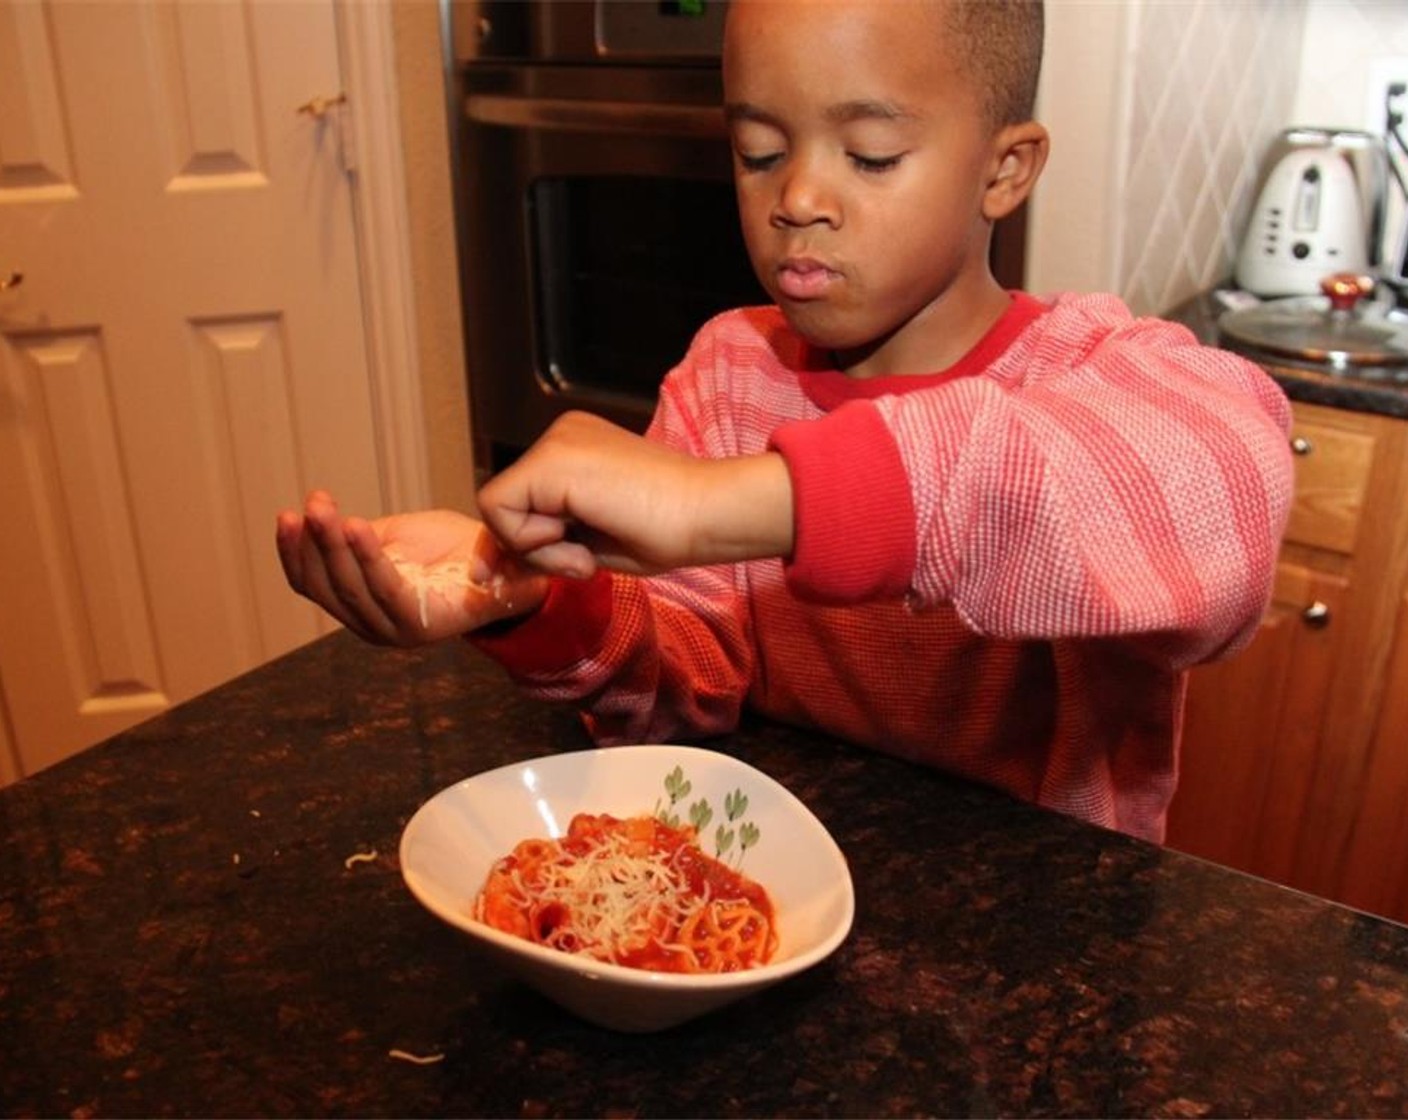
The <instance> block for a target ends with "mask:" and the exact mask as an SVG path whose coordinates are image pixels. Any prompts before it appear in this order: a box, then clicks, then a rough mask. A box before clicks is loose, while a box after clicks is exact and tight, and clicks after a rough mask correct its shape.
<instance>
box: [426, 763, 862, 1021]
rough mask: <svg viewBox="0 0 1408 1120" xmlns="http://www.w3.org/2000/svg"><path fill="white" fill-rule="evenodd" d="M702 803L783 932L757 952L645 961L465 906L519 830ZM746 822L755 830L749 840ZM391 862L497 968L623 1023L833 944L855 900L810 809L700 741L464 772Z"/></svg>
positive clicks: (706, 842)
mask: <svg viewBox="0 0 1408 1120" xmlns="http://www.w3.org/2000/svg"><path fill="white" fill-rule="evenodd" d="M667 783H668V784H667ZM685 783H687V787H686V785H685ZM736 791H741V792H742V794H743V795H744V797H746V798H747V803H746V808H744V809H742V811H737V812H735V816H734V819H733V820H729V819H728V813H727V811H726V809H725V798H730V801H729V805H730V807H731V808H733V809H735V810H738V808H739V802H738V800H737V798H736ZM672 792H673V793H674V795H675V798H676V800H675V801H674V803H673V805H672V804H671V793H672ZM731 795H733V796H731ZM700 803H704V804H707V806H708V807H709V810H711V813H710V819H709V820H708V821H707V822H706V823H705V825H704V827H703V828H701V829H700V835H699V842H700V847H701V848H702V849H703V850H704V851H705V852H707V853H708V854H709V855H715V854H716V844H717V842H718V840H719V839H720V838H719V837H718V836H717V833H718V832H719V830H720V828H722V830H723V831H725V832H731V833H732V842H731V844H729V846H728V847H727V848H725V850H724V852H723V857H724V858H725V859H726V861H727V862H728V863H730V865H736V866H738V867H739V869H740V870H741V871H742V872H743V873H744V874H746V875H747V876H748V877H749V878H751V879H754V880H755V881H757V882H758V883H760V884H761V885H762V886H763V888H764V889H765V890H766V891H767V892H768V895H769V896H770V897H771V899H772V903H773V908H774V911H775V918H776V927H777V934H778V941H779V943H778V947H777V951H776V953H775V954H774V956H773V958H772V960H771V961H769V962H768V963H767V964H765V965H762V966H760V967H758V968H753V969H748V970H744V971H741V972H730V973H721V974H717V975H697V974H691V975H683V974H676V973H663V972H648V971H644V970H641V969H634V968H626V967H623V966H620V965H614V964H608V963H603V962H601V961H596V960H592V959H590V958H586V957H581V956H576V955H573V954H570V953H564V952H561V951H559V950H556V949H549V948H545V947H543V946H541V945H535V944H533V943H531V942H528V941H524V940H522V939H520V938H517V937H513V936H511V935H510V934H507V933H503V932H501V931H499V930H497V929H494V928H492V927H490V926H488V925H485V924H484V923H482V922H478V921H475V919H474V918H473V916H472V914H473V907H474V898H475V896H476V895H477V894H478V893H479V890H480V888H481V887H482V886H483V885H484V880H485V878H486V877H487V875H488V873H489V867H490V865H491V864H493V862H494V861H495V860H497V859H500V858H502V857H503V856H506V855H507V854H508V853H509V852H510V851H512V850H513V847H514V845H516V844H517V843H518V842H519V841H520V840H526V839H528V838H529V837H554V838H555V837H559V836H562V835H564V834H565V833H566V831H567V826H568V824H569V823H570V822H571V820H572V817H573V815H574V814H576V813H579V812H587V813H610V814H612V815H613V816H617V817H631V816H640V815H641V814H644V813H651V812H655V811H658V810H663V811H665V812H674V813H676V814H678V817H679V819H680V822H681V823H689V821H690V819H691V818H690V810H691V807H692V806H698V805H699V804H700ZM695 811H696V812H698V813H702V812H703V810H700V809H697V808H696V810H695ZM747 825H752V826H753V827H752V829H745V826H747ZM754 829H756V833H754V831H753V830H754ZM745 831H746V834H747V835H748V836H750V837H751V836H756V839H754V840H753V842H752V844H751V845H750V846H748V847H746V849H744V848H743V846H742V844H741V841H740V837H742V836H743V835H744V834H745ZM740 853H741V854H740ZM401 873H402V875H404V876H405V879H406V884H407V886H409V887H410V889H411V893H412V894H414V895H415V897H416V898H417V899H418V900H419V901H420V902H421V904H422V905H424V906H425V907H426V908H427V909H428V910H430V912H431V913H433V914H435V915H436V916H437V917H439V918H442V919H443V920H444V921H446V922H448V923H449V924H450V925H452V926H454V927H455V928H457V929H461V930H463V931H464V932H465V933H467V934H469V935H470V937H472V938H474V939H475V941H476V942H478V943H479V945H480V946H481V947H482V948H483V949H484V950H485V951H486V952H487V953H488V955H489V956H491V957H492V958H493V959H494V960H495V961H496V962H497V963H498V964H499V965H501V966H502V967H503V968H504V969H505V970H506V971H508V972H510V973H512V974H513V975H515V976H516V977H518V978H519V979H520V980H522V981H523V982H524V983H526V984H528V985H530V986H531V987H533V988H535V989H537V990H538V991H539V992H541V993H542V994H543V995H545V996H547V997H548V998H549V999H551V1000H554V1001H555V1002H557V1003H558V1004H560V1005H561V1006H563V1007H565V1008H567V1009H568V1010H569V1011H572V1012H574V1013H575V1014H577V1015H580V1016H581V1017H582V1018H584V1019H587V1020H589V1021H591V1022H594V1023H598V1024H600V1025H601V1026H605V1027H611V1028H614V1029H616V1030H621V1031H653V1030H661V1029H663V1028H665V1027H671V1026H674V1025H676V1024H678V1023H682V1022H684V1021H685V1020H687V1019H692V1018H694V1017H695V1016H698V1015H702V1014H704V1013H705V1012H707V1011H712V1010H713V1009H715V1008H717V1007H721V1006H723V1005H724V1004H726V1003H730V1002H732V1001H734V1000H737V999H740V998H741V997H743V996H746V995H750V994H751V993H753V992H757V991H759V990H761V989H763V988H766V987H768V986H770V985H772V984H776V983H777V982H778V981H779V980H783V979H785V978H786V977H788V976H792V975H795V974H796V973H798V972H801V971H802V970H803V969H806V968H810V967H811V966H812V965H814V964H816V963H817V962H818V961H821V960H823V959H825V957H826V956H828V955H829V954H830V953H831V952H832V951H834V950H835V948H836V947H837V946H838V945H840V944H841V942H842V941H843V940H844V939H845V936H846V934H847V932H849V930H850V928H851V919H852V917H853V916H854V913H855V893H854V890H853V888H852V886H851V875H850V871H849V870H848V869H847V867H846V860H845V857H844V856H843V855H842V854H841V849H840V848H838V847H837V846H836V842H835V841H834V840H832V838H831V836H830V834H829V833H828V832H827V831H826V829H825V828H823V827H822V824H821V822H820V821H818V820H817V819H816V817H814V816H813V815H812V814H811V812H810V810H808V809H807V807H806V806H805V805H803V804H802V803H801V802H800V801H798V800H797V798H795V797H794V796H793V795H792V794H791V793H789V792H788V791H787V790H786V789H784V788H783V787H782V786H780V785H779V784H778V783H777V782H775V781H773V779H771V778H769V777H768V776H767V775H766V774H763V773H761V772H760V771H758V770H755V769H754V768H753V767H751V766H748V765H746V764H745V763H742V762H739V761H738V760H737V759H734V758H730V757H729V756H728V755H723V754H718V753H716V752H714V751H707V750H701V749H699V748H697V747H676V746H643V747H608V748H603V749H600V750H589V751H578V752H574V753H570V754H557V755H548V756H546V757H543V758H535V759H531V760H529V761H527V762H519V763H515V764H514V765H512V766H504V767H500V768H499V769H497V770H490V771H487V772H485V773H483V774H476V775H475V776H474V777H471V778H466V779H464V781H461V782H458V783H456V784H455V785H453V786H450V787H449V788H448V789H445V790H442V791H441V792H440V793H438V794H436V795H435V796H434V797H432V798H431V799H430V800H429V801H427V802H426V803H425V804H424V805H422V806H421V807H420V809H419V810H418V811H417V812H416V814H415V816H413V817H412V818H411V820H410V823H409V824H407V825H406V830H405V832H404V833H403V834H402V836H401Z"/></svg>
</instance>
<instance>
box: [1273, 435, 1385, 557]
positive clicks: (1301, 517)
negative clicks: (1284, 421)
mask: <svg viewBox="0 0 1408 1120" xmlns="http://www.w3.org/2000/svg"><path fill="white" fill-rule="evenodd" d="M1308 411H1309V410H1308V409H1306V410H1302V409H1297V410H1296V419H1295V424H1294V426H1293V427H1292V430H1291V447H1292V449H1293V450H1294V451H1295V470H1296V496H1295V502H1294V504H1293V505H1292V506H1291V517H1290V522H1289V524H1288V525H1287V527H1286V539H1287V540H1288V541H1295V542H1296V543H1297V544H1303V545H1309V546H1311V547H1312V548H1324V549H1328V550H1330V551H1331V552H1341V553H1344V554H1345V555H1349V554H1351V553H1353V552H1354V542H1355V538H1356V537H1357V536H1358V534H1359V520H1360V514H1361V513H1362V512H1363V509H1364V491H1365V489H1366V488H1367V486H1368V484H1369V468H1370V465H1371V464H1372V462H1373V459H1374V433H1373V432H1372V431H1370V430H1367V429H1366V428H1365V427H1363V426H1358V425H1356V423H1355V419H1356V418H1355V417H1354V415H1353V414H1344V416H1343V418H1342V419H1341V418H1338V417H1337V418H1334V419H1329V418H1325V419H1322V418H1320V417H1319V416H1307V415H1306V413H1307V412H1308Z"/></svg>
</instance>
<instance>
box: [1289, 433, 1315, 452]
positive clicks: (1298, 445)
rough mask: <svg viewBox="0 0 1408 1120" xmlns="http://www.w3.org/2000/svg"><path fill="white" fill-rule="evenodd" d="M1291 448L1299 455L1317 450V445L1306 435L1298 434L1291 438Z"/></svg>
mask: <svg viewBox="0 0 1408 1120" xmlns="http://www.w3.org/2000/svg"><path fill="white" fill-rule="evenodd" d="M1291 450H1292V451H1293V452H1295V453H1296V454H1297V455H1309V454H1310V453H1311V452H1312V451H1314V450H1315V445H1314V444H1313V443H1311V442H1310V441H1309V440H1308V439H1306V438H1305V437H1304V436H1296V438H1295V439H1293V440H1291Z"/></svg>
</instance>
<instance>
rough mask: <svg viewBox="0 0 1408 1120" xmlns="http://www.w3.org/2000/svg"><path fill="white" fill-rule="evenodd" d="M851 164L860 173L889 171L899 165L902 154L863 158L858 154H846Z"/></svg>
mask: <svg viewBox="0 0 1408 1120" xmlns="http://www.w3.org/2000/svg"><path fill="white" fill-rule="evenodd" d="M848 154H849V155H850V157H851V162H852V163H853V164H855V165H856V167H858V168H859V169H860V170H861V171H891V170H893V169H894V168H896V167H898V166H899V165H900V160H901V159H903V158H904V155H903V153H901V154H899V155H893V156H863V155H861V154H860V153H859V152H850V153H848Z"/></svg>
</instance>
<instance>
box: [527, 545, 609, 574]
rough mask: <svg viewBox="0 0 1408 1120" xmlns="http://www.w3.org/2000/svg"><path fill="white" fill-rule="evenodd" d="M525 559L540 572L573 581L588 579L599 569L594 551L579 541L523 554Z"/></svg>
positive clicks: (547, 546)
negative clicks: (569, 578)
mask: <svg viewBox="0 0 1408 1120" xmlns="http://www.w3.org/2000/svg"><path fill="white" fill-rule="evenodd" d="M523 559H524V560H525V561H526V562H527V563H529V564H531V565H532V566H533V567H535V568H537V569H538V570H539V571H540V572H547V573H549V574H550V575H556V576H570V577H571V578H573V579H587V578H588V577H590V576H592V575H594V574H595V572H596V568H597V564H596V557H595V556H594V555H592V550H591V549H590V548H588V547H587V546H586V545H584V544H580V543H578V542H577V541H554V542H553V543H552V544H546V545H543V547H542V548H535V549H531V550H529V551H528V552H525V553H523Z"/></svg>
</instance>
